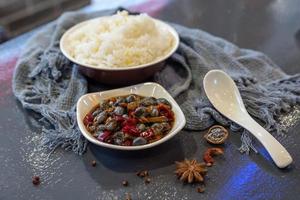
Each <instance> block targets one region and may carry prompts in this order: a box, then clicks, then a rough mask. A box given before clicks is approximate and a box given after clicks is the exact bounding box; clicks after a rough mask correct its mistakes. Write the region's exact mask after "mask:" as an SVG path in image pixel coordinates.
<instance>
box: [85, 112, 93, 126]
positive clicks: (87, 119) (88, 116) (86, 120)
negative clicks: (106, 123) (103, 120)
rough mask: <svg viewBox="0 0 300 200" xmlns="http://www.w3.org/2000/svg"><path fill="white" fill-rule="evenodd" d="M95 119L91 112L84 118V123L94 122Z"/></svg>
mask: <svg viewBox="0 0 300 200" xmlns="http://www.w3.org/2000/svg"><path fill="white" fill-rule="evenodd" d="M93 121H94V117H93V115H92V114H91V113H89V114H87V115H86V116H85V117H84V119H83V124H84V125H85V126H87V125H90V124H92V123H93Z"/></svg>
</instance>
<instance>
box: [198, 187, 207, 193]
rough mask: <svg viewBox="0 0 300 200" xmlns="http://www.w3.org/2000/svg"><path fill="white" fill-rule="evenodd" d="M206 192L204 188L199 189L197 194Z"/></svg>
mask: <svg viewBox="0 0 300 200" xmlns="http://www.w3.org/2000/svg"><path fill="white" fill-rule="evenodd" d="M204 191H205V188H204V187H197V192H198V193H203V192H204Z"/></svg>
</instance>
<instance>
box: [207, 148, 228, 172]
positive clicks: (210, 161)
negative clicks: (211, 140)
mask: <svg viewBox="0 0 300 200" xmlns="http://www.w3.org/2000/svg"><path fill="white" fill-rule="evenodd" d="M222 154H224V150H223V149H222V148H218V147H214V148H208V149H207V150H206V151H205V153H204V155H203V161H204V162H205V163H206V165H207V166H208V167H210V166H212V165H213V164H214V159H213V157H214V156H217V155H222Z"/></svg>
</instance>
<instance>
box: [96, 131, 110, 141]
mask: <svg viewBox="0 0 300 200" xmlns="http://www.w3.org/2000/svg"><path fill="white" fill-rule="evenodd" d="M110 135H111V132H110V131H103V133H102V134H100V135H99V136H98V138H97V139H98V140H100V141H101V142H106V141H107V139H108V138H109V137H110Z"/></svg>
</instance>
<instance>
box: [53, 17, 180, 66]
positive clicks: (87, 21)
mask: <svg viewBox="0 0 300 200" xmlns="http://www.w3.org/2000/svg"><path fill="white" fill-rule="evenodd" d="M109 17H111V16H102V17H96V18H92V19H89V20H86V21H83V22H80V23H78V24H75V25H74V26H72V27H71V28H69V29H68V30H67V31H66V32H65V33H64V34H63V35H62V37H61V38H60V41H59V47H60V50H61V52H62V53H63V55H64V56H65V57H67V58H68V59H69V60H70V61H72V62H74V63H76V64H78V65H80V66H83V67H87V68H91V69H96V70H105V71H127V70H135V69H142V68H146V67H149V66H152V65H155V64H157V63H160V62H162V61H164V60H166V59H167V58H169V57H170V56H171V55H172V54H173V53H174V52H175V51H176V50H177V48H178V46H179V36H178V33H177V31H176V30H175V29H174V28H173V27H171V26H170V25H169V24H167V23H165V22H163V21H161V20H159V19H155V18H153V20H154V21H155V23H157V24H159V26H162V27H165V28H166V29H167V30H168V31H169V32H170V33H171V35H172V36H173V39H174V44H173V47H172V48H171V49H170V51H169V52H168V53H167V54H166V55H164V56H162V57H160V58H159V59H157V60H154V61H152V62H150V63H145V64H141V65H137V66H131V67H112V68H109V67H102V66H94V65H91V64H86V63H82V62H79V61H77V60H76V59H74V58H73V57H72V56H70V55H69V54H68V52H67V50H66V49H65V46H64V44H65V40H66V39H67V37H68V36H69V34H70V33H71V32H73V31H75V30H77V29H78V28H80V27H81V26H83V25H85V24H87V23H90V22H92V21H96V20H99V19H100V20H104V19H105V18H109Z"/></svg>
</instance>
